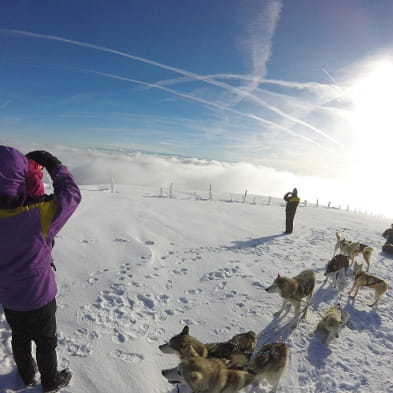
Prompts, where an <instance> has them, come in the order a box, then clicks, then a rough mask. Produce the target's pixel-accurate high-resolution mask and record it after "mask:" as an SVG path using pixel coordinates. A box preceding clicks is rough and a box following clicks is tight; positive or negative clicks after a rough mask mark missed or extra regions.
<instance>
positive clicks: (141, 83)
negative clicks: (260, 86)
mask: <svg viewBox="0 0 393 393" xmlns="http://www.w3.org/2000/svg"><path fill="white" fill-rule="evenodd" d="M85 72H87V73H90V74H96V75H101V76H105V77H107V78H112V79H117V80H122V81H126V82H130V83H135V84H138V85H142V86H147V87H152V88H155V89H159V90H163V91H166V92H167V93H170V94H173V95H176V96H179V97H183V98H187V99H189V100H192V101H196V102H200V103H202V104H205V105H207V106H209V107H214V108H218V109H221V110H225V111H227V112H231V113H234V114H236V115H239V116H243V117H247V118H249V119H253V120H256V121H259V122H261V123H264V124H268V125H270V126H273V127H275V128H279V129H280V130H283V131H285V132H287V133H289V134H291V135H292V136H295V137H297V138H301V139H304V140H305V141H307V142H310V143H312V144H314V145H316V146H318V147H322V146H321V145H320V144H319V143H317V142H315V141H314V140H312V139H310V138H308V137H306V136H303V135H300V134H297V133H296V132H294V131H292V130H290V129H288V128H285V127H283V126H281V125H280V124H277V123H274V122H272V121H270V120H266V119H264V118H262V117H259V116H256V115H253V114H252V113H247V112H241V111H238V110H236V109H233V108H228V107H226V106H224V105H220V104H217V103H215V102H210V101H208V100H204V99H203V98H199V97H195V96H192V95H189V94H186V93H182V92H179V91H176V90H173V89H170V88H168V87H164V86H160V85H156V84H155V83H149V82H143V81H140V80H137V79H132V78H126V77H123V76H119V75H115V74H110V73H106V72H100V71H93V70H85Z"/></svg>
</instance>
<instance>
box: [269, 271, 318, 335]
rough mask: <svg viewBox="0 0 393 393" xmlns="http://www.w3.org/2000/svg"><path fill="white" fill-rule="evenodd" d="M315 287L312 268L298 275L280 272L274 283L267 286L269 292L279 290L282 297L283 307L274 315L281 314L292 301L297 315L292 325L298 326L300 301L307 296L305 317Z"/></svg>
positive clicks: (304, 310)
mask: <svg viewBox="0 0 393 393" xmlns="http://www.w3.org/2000/svg"><path fill="white" fill-rule="evenodd" d="M314 287H315V274H314V272H313V271H312V270H304V271H302V272H301V273H300V274H298V275H297V276H296V277H293V278H288V277H281V276H280V275H279V274H278V275H277V278H276V279H275V280H274V282H273V284H272V285H271V286H270V287H269V288H266V291H267V292H269V293H275V292H278V293H279V294H280V296H281V297H282V307H281V309H280V310H278V311H277V312H276V313H274V315H280V314H281V313H282V312H283V311H284V309H285V306H286V305H287V304H288V303H290V304H292V305H293V307H294V308H295V317H294V320H293V324H292V327H294V328H295V327H297V325H298V323H299V318H300V314H301V312H300V302H301V300H302V299H303V298H305V297H306V298H307V305H306V306H305V307H304V309H303V311H302V313H303V316H304V317H305V316H306V314H307V309H308V306H309V305H310V303H311V298H312V295H313V291H314Z"/></svg>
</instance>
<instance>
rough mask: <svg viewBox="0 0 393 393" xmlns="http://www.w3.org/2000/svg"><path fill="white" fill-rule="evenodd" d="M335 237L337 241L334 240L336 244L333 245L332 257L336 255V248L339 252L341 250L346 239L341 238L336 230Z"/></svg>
mask: <svg viewBox="0 0 393 393" xmlns="http://www.w3.org/2000/svg"><path fill="white" fill-rule="evenodd" d="M336 239H337V241H336V244H335V245H334V251H333V257H334V256H335V255H336V252H337V250H340V252H341V248H342V245H343V244H344V243H345V242H346V241H347V240H345V239H344V238H342V239H341V237H340V235H339V234H338V232H336ZM333 257H332V258H333Z"/></svg>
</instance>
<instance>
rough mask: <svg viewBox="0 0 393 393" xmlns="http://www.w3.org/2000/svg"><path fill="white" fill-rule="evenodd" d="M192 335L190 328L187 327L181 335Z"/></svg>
mask: <svg viewBox="0 0 393 393" xmlns="http://www.w3.org/2000/svg"><path fill="white" fill-rule="evenodd" d="M189 333H190V328H189V327H188V326H187V325H186V326H184V328H183V330H182V332H181V334H184V335H188V334H189Z"/></svg>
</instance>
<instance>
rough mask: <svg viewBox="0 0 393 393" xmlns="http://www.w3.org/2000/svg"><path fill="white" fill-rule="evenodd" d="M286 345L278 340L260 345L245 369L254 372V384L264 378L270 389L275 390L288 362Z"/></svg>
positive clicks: (272, 392) (271, 391) (273, 391)
mask: <svg viewBox="0 0 393 393" xmlns="http://www.w3.org/2000/svg"><path fill="white" fill-rule="evenodd" d="M288 356H289V349H288V346H287V345H286V344H284V343H282V342H281V340H278V341H277V342H275V343H269V344H264V345H262V347H261V348H259V349H258V350H257V352H256V353H255V355H254V356H253V358H252V359H251V361H250V364H249V365H248V367H247V370H249V371H250V372H252V373H254V374H255V380H254V382H253V384H254V385H257V384H258V383H259V382H261V381H262V380H263V379H265V380H266V381H267V382H268V383H269V384H270V385H272V389H271V390H270V393H275V392H276V391H277V387H278V383H279V381H280V378H281V375H282V373H283V372H284V370H285V368H286V366H287V363H288Z"/></svg>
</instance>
